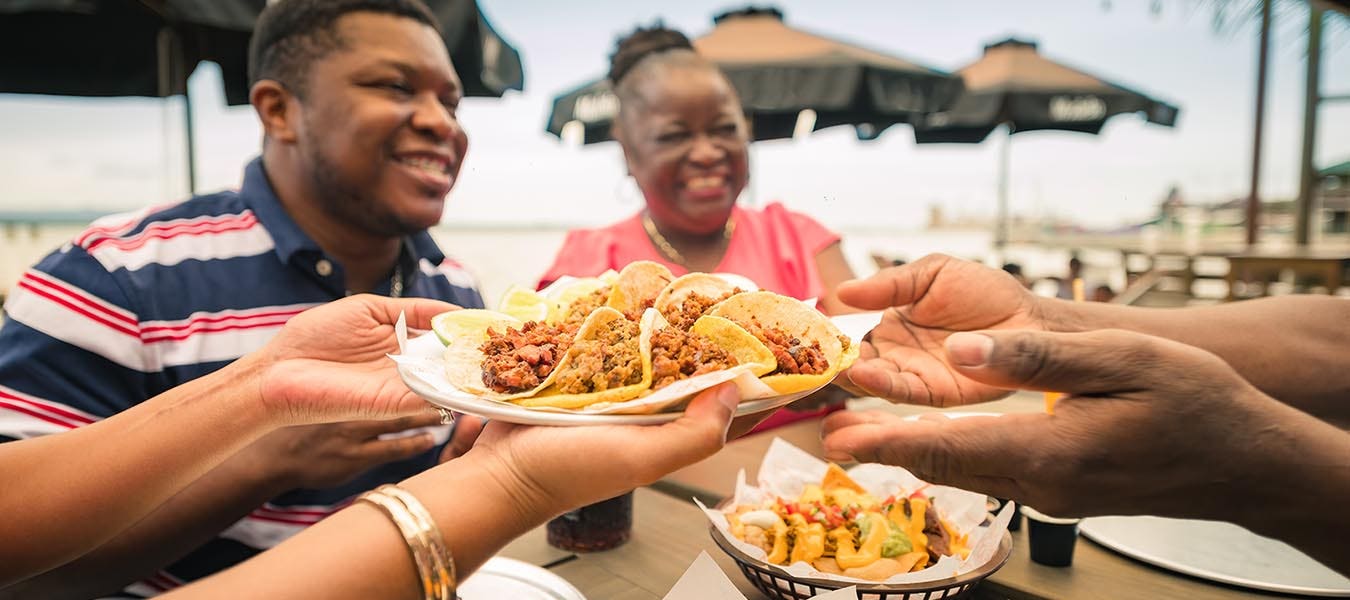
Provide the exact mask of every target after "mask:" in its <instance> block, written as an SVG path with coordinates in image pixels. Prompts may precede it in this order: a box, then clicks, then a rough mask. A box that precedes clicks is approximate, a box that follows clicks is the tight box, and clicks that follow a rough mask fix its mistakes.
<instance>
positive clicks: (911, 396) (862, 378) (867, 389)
mask: <svg viewBox="0 0 1350 600" xmlns="http://www.w3.org/2000/svg"><path fill="white" fill-rule="evenodd" d="M844 376H845V377H847V378H848V380H849V382H850V383H851V384H852V386H853V387H856V388H859V389H860V390H861V391H862V392H864V394H863V395H866V396H877V397H880V398H885V399H887V400H890V401H891V402H901V403H905V404H921V405H924V406H932V405H933V394H932V392H931V390H930V389H929V387H928V386H927V385H925V384H924V382H923V379H922V378H920V377H919V376H918V375H916V374H914V373H911V372H909V371H902V370H900V369H899V368H898V367H896V366H894V365H893V364H891V363H889V362H888V361H886V360H885V359H876V360H868V361H858V362H856V363H853V366H852V367H849V369H848V370H847V371H845V372H844Z"/></svg>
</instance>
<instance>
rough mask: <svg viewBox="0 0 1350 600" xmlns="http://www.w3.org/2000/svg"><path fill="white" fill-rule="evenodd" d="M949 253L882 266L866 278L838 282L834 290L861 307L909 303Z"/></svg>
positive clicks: (923, 290)
mask: <svg viewBox="0 0 1350 600" xmlns="http://www.w3.org/2000/svg"><path fill="white" fill-rule="evenodd" d="M951 260H953V259H952V258H951V257H950V256H943V255H941V254H932V255H929V256H925V257H923V258H921V259H919V260H916V261H914V262H912V263H909V264H906V265H901V266H898V267H891V268H889V269H882V270H881V271H878V272H877V273H876V274H875V275H873V276H871V277H868V278H867V279H855V280H853V281H846V282H844V283H841V284H839V287H838V288H837V289H836V293H837V294H838V296H839V300H840V301H841V302H843V303H844V304H847V305H849V306H853V307H856V308H861V309H864V310H882V309H885V308H890V307H892V306H905V305H908V304H913V303H914V302H916V301H917V300H918V299H919V298H921V297H922V296H923V295H924V294H925V293H927V292H928V287H929V286H931V285H932V284H933V280H934V279H936V278H937V275H938V272H940V271H941V270H942V268H943V267H944V266H945V265H946V264H947V263H948V262H950V261H951Z"/></svg>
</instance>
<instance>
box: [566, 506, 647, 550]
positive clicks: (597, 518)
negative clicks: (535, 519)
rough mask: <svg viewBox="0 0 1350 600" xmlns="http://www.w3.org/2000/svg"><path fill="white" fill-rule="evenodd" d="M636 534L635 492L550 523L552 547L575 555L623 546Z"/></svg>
mask: <svg viewBox="0 0 1350 600" xmlns="http://www.w3.org/2000/svg"><path fill="white" fill-rule="evenodd" d="M632 534H633V492H628V493H626V494H623V495H621V496H616V497H614V498H610V499H609V500H605V501H604V502H597V503H595V504H592V505H590V506H583V507H581V508H578V509H576V510H574V511H572V512H568V513H563V515H562V516H560V517H558V518H556V519H553V520H552V521H549V522H548V543H549V545H551V546H553V547H555V548H560V549H563V550H568V551H572V552H596V551H599V550H609V549H610V548H617V547H619V546H622V545H623V543H624V542H627V541H628V538H629V536H631V535H632Z"/></svg>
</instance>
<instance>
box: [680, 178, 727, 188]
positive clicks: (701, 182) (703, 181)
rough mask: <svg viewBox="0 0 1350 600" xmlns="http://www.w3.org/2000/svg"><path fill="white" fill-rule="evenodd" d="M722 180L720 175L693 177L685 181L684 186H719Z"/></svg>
mask: <svg viewBox="0 0 1350 600" xmlns="http://www.w3.org/2000/svg"><path fill="white" fill-rule="evenodd" d="M722 182H723V179H722V178H721V177H695V178H693V179H690V180H689V181H686V182H685V184H684V187H686V188H688V189H691V190H706V189H710V188H715V187H719V186H721V185H722Z"/></svg>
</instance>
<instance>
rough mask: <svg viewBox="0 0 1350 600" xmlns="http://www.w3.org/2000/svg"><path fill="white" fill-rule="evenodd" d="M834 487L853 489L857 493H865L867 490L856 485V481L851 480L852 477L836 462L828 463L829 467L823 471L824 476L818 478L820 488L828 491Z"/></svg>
mask: <svg viewBox="0 0 1350 600" xmlns="http://www.w3.org/2000/svg"><path fill="white" fill-rule="evenodd" d="M836 488H844V489H849V490H853V491H855V492H857V493H859V494H866V493H867V490H865V489H863V487H862V486H861V485H858V482H856V481H853V478H852V477H849V476H848V473H847V472H845V471H844V469H842V468H840V467H839V465H837V464H834V463H830V468H829V469H827V470H826V471H825V477H824V478H823V479H821V480H820V489H822V490H824V491H825V492H829V491H830V490H833V489H836Z"/></svg>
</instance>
